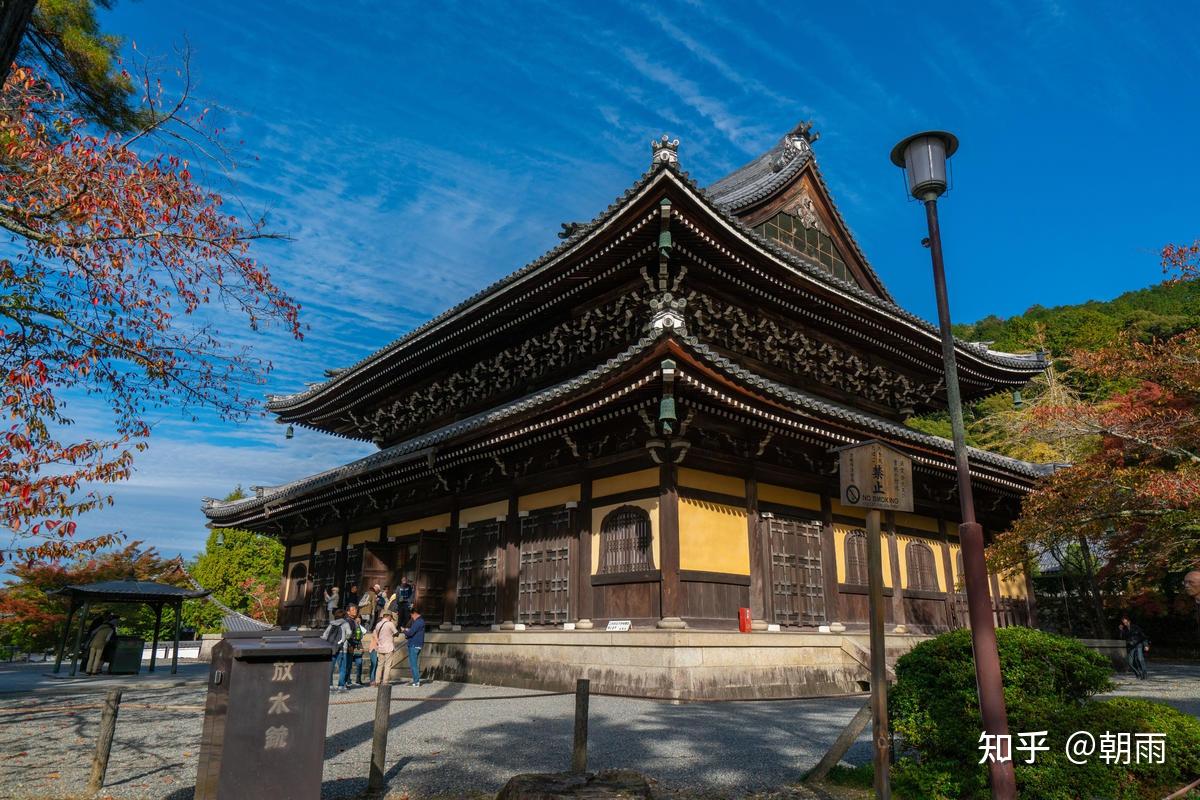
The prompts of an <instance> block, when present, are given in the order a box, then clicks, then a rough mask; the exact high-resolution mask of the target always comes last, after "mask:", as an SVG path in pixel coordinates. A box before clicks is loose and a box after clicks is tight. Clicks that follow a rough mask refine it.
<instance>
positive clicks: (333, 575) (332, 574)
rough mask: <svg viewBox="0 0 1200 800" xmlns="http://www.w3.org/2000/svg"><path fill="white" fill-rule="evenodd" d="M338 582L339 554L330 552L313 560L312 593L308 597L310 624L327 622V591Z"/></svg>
mask: <svg viewBox="0 0 1200 800" xmlns="http://www.w3.org/2000/svg"><path fill="white" fill-rule="evenodd" d="M336 580H337V553H336V552H335V551H333V550H329V551H327V552H324V553H317V555H316V556H315V557H314V558H313V570H312V591H311V592H309V595H308V619H309V624H315V623H317V622H324V621H326V620H325V618H326V617H327V616H328V614H327V612H326V611H325V590H326V589H329V588H331V587H332V586H333V584H334V583H335V581H336Z"/></svg>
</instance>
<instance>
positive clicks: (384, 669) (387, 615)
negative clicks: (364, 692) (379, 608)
mask: <svg viewBox="0 0 1200 800" xmlns="http://www.w3.org/2000/svg"><path fill="white" fill-rule="evenodd" d="M397 632H398V631H397V630H396V615H395V614H393V613H392V612H391V611H385V612H383V617H382V618H381V619H380V620H379V623H378V624H377V625H376V626H375V642H374V647H375V652H376V653H378V654H379V669H378V671H377V672H376V673H375V683H374V684H373V685H376V686H379V685H382V684H385V683H388V678H389V676H390V674H391V671H392V664H393V663H394V660H395V657H396V634H397Z"/></svg>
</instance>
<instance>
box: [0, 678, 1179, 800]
mask: <svg viewBox="0 0 1200 800" xmlns="http://www.w3.org/2000/svg"><path fill="white" fill-rule="evenodd" d="M1116 693H1117V694H1120V695H1127V696H1140V697H1148V698H1150V699H1156V700H1162V701H1165V702H1169V703H1171V704H1173V705H1176V706H1177V707H1179V708H1181V709H1182V710H1184V711H1187V712H1188V713H1192V714H1200V666H1197V665H1152V676H1151V678H1150V680H1148V681H1145V682H1141V681H1130V680H1124V679H1122V680H1121V686H1120V688H1119V689H1118V690H1117V692H1116ZM99 700H100V696H99V695H91V694H87V695H84V694H73V695H62V696H45V695H43V696H38V697H36V698H32V697H28V696H26V697H13V696H9V697H5V698H2V699H0V797H11V798H62V797H70V796H73V795H74V794H82V789H83V786H84V785H85V783H86V780H87V774H88V769H89V766H90V757H91V752H92V750H93V749H94V747H95V744H94V743H95V736H96V731H97V728H98V725H99V716H100V711H99V708H98V706H97V705H96V703H97V701H99ZM203 702H204V692H203V691H202V690H199V689H190V688H176V689H172V690H160V691H144V692H139V691H129V692H126V695H125V699H124V701H123V703H122V706H121V712H120V717H119V719H118V721H117V734H116V741H115V743H114V747H113V757H112V761H111V763H110V766H109V772H108V780H107V783H106V787H105V792H104V793H102V795H101V796H102V797H105V796H111V797H114V798H119V799H120V800H127V799H128V800H132V799H133V798H138V799H139V800H140V799H142V798H153V799H154V800H188V799H189V798H191V797H192V786H193V784H194V782H195V771H196V759H197V755H198V751H199V740H200V728H201V723H202V716H203V712H202V705H203ZM863 702H864V698H857V697H851V698H823V699H815V700H791V701H766V702H731V703H691V704H683V705H671V704H667V703H661V702H655V701H648V700H635V699H630V698H620V697H593V698H592V700H591V725H590V733H589V745H590V747H589V759H590V760H589V766H590V767H591V768H592V769H605V768H611V767H626V768H631V769H636V770H639V771H641V772H643V773H645V774H646V775H648V776H650V777H652V778H654V779H656V780H657V781H659V786H660V788H663V789H669V790H680V791H689V792H690V791H695V792H704V793H706V794H711V795H713V796H722V797H731V796H740V795H746V794H749V793H752V792H757V791H765V790H769V789H772V788H776V787H783V786H787V785H789V784H792V783H794V782H795V781H797V780H798V779H799V777H800V776H801V775H802V774H803V773H804V771H805V770H807V769H808V768H810V767H811V766H813V765H814V764H815V763H816V761H817V759H818V758H819V757H820V756H821V754H822V753H823V752H824V751H825V749H826V748H827V747H828V745H829V744H830V743H831V742H832V741H833V739H834V738H835V737H836V736H837V734H838V732H839V731H840V730H841V729H842V727H843V726H844V725H845V724H846V722H847V721H848V720H849V719H850V717H851V716H852V715H853V714H854V712H855V710H856V709H857V708H858V707H859V706H861V704H862V703H863ZM573 704H574V698H573V696H571V695H545V694H539V693H535V692H524V691H521V690H513V689H506V688H501V687H488V686H478V685H470V684H456V683H441V682H435V683H431V684H428V685H426V686H422V687H420V688H411V687H404V686H396V687H395V688H394V689H393V705H392V724H391V729H390V733H389V737H388V758H387V763H388V764H389V765H390V766H389V769H388V772H387V781H388V788H389V790H390V792H391V793H392V795H393V796H395V797H401V796H403V795H406V794H407V795H408V796H409V797H411V798H414V800H415V799H416V798H421V799H424V798H433V797H483V796H494V793H495V792H496V791H498V790H499V788H500V787H501V786H502V785H503V783H504V782H505V781H506V780H507V779H508V778H509V777H510V776H512V775H514V774H516V773H519V772H552V771H558V770H561V769H564V768H565V767H566V766H567V765H568V764H569V761H570V743H571V730H572V714H573ZM373 719H374V692H373V690H370V689H357V690H355V691H352V692H350V693H349V694H346V695H336V696H334V697H333V698H332V702H331V706H330V711H329V722H328V739H327V746H326V752H325V759H326V760H325V782H324V790H323V792H322V796H323V797H326V798H339V797H355V796H357V795H359V794H360V793H361V792H362V791H363V790H365V788H366V774H367V768H368V764H369V763H370V748H371V741H370V740H371V730H372V725H373ZM847 760H848V761H850V762H851V763H865V762H867V761H869V760H870V746H869V742H868V741H867V739H866V738H863V739H861V740H860V741H859V742H858V743H857V744H856V745H855V746H854V747H853V748H852V749H851V751H850V753H849V754H848V755H847ZM789 796H795V797H801V796H803V795H802V794H794V795H789Z"/></svg>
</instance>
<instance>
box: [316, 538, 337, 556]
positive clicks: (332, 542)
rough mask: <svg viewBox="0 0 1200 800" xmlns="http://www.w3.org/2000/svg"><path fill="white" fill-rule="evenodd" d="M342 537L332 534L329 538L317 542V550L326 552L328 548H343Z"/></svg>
mask: <svg viewBox="0 0 1200 800" xmlns="http://www.w3.org/2000/svg"><path fill="white" fill-rule="evenodd" d="M341 549H342V537H340V536H330V537H329V538H328V539H322V540H321V541H319V542H317V552H318V553H324V552H325V551H326V550H341Z"/></svg>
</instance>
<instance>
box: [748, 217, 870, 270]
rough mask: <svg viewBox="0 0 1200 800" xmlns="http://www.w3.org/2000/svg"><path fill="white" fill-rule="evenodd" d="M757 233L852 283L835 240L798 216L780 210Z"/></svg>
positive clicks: (757, 228) (757, 229)
mask: <svg viewBox="0 0 1200 800" xmlns="http://www.w3.org/2000/svg"><path fill="white" fill-rule="evenodd" d="M755 230H756V231H758V232H759V233H760V234H762V235H763V236H766V237H767V238H768V239H774V240H775V241H777V242H779V243H780V244H782V245H784V246H785V247H788V248H790V249H792V250H795V251H796V252H797V253H803V254H804V255H806V256H808V257H809V258H812V259H814V260H816V261H817V262H818V263H820V265H821V266H822V267H824V268H825V269H826V271H827V272H829V273H830V274H832V275H836V276H837V277H839V278H841V279H842V280H852V279H851V278H850V277H849V273H848V272H847V271H846V261H845V260H844V259H843V258H842V254H841V253H840V252H839V251H838V249H837V245H835V244H834V243H833V239H831V238H829V236H828V235H827V234H825V233H824V232H822V231H820V230H818V229H817V228H813V227H809V226H807V225H805V224H804V223H803V222H801V221H800V219H799V218H798V217H794V216H792V215H791V214H788V213H787V212H785V211H780V212H779V213H778V214H776V215H775V216H773V217H771V218H770V219H769V220H767V221H766V222H764V223H762V224H761V225H759V226H758V227H756V228H755Z"/></svg>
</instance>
